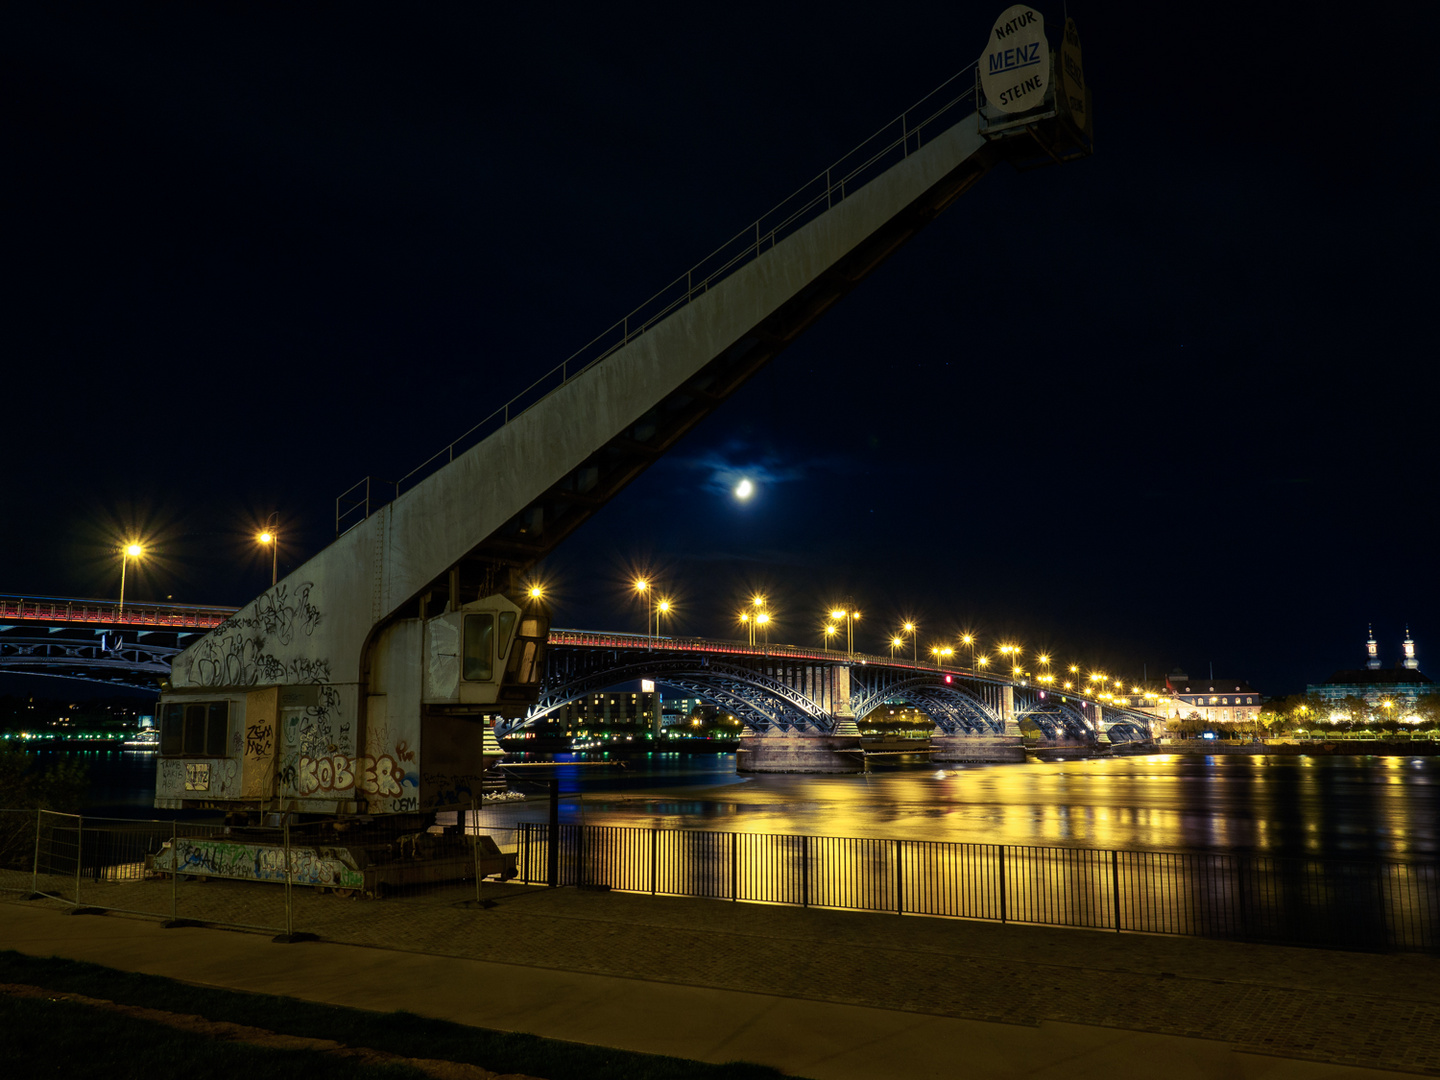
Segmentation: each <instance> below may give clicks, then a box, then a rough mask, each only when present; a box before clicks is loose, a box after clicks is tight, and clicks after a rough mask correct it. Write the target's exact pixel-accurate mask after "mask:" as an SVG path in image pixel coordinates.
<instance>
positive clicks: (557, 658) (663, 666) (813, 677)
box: [499, 629, 1153, 742]
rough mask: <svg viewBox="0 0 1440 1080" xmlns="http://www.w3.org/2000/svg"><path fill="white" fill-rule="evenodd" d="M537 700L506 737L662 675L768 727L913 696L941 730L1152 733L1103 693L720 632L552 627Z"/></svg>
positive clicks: (1089, 735) (1077, 736)
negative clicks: (756, 641) (752, 641)
mask: <svg viewBox="0 0 1440 1080" xmlns="http://www.w3.org/2000/svg"><path fill="white" fill-rule="evenodd" d="M549 641H550V648H549V663H548V671H547V675H546V679H545V682H544V683H543V684H542V688H541V697H540V701H539V703H538V704H537V705H536V706H535V707H534V708H533V709H532V710H531V711H530V713H529V714H528V715H527V716H526V717H524V718H523V719H516V720H510V721H501V722H500V723H501V725H503V726H501V727H500V728H499V733H501V734H505V733H508V732H509V731H514V730H517V729H519V728H521V727H524V726H526V725H529V724H532V723H534V722H535V721H536V720H539V719H541V718H542V717H544V716H546V715H548V714H550V713H553V712H554V711H555V710H557V709H559V708H561V707H562V706H564V705H566V704H568V703H570V702H572V701H577V700H580V699H582V698H584V697H587V696H588V695H590V694H594V693H597V692H599V691H602V690H606V689H609V688H611V687H614V686H617V685H620V684H622V683H626V682H632V681H635V680H638V679H653V680H655V681H657V682H662V683H664V684H666V685H667V686H672V687H674V688H676V689H678V690H683V691H685V692H686V693H687V694H691V695H693V696H695V697H698V698H701V699H703V700H705V701H707V702H710V703H712V704H714V705H717V706H719V707H720V708H722V709H724V710H725V711H726V712H729V713H731V714H732V715H734V716H735V717H736V718H737V719H738V720H740V722H741V723H742V724H743V725H744V726H745V727H746V728H747V729H749V731H750V732H752V733H754V734H756V735H760V736H775V735H780V736H806V735H809V736H853V735H856V734H858V729H857V728H856V727H855V721H856V719H857V718H863V717H865V716H867V715H868V714H869V713H871V712H872V711H873V710H875V709H877V708H879V707H880V706H881V705H883V704H885V703H887V702H905V703H907V704H911V705H913V706H914V707H915V708H917V709H919V710H920V711H921V712H923V713H924V714H925V715H926V716H928V717H929V718H930V719H931V720H932V721H934V723H935V726H936V729H937V735H940V736H942V737H947V736H954V737H965V738H975V737H1004V736H1010V737H1013V736H1017V735H1020V734H1021V733H1022V731H1027V730H1029V731H1033V732H1035V733H1037V734H1039V735H1040V736H1041V737H1043V738H1045V739H1047V740H1065V741H1079V742H1085V741H1093V740H1094V738H1095V737H1096V735H1097V734H1098V733H1099V732H1101V731H1103V732H1105V733H1107V734H1110V735H1111V736H1112V737H1113V738H1114V739H1115V740H1116V741H1134V740H1136V739H1143V738H1148V737H1149V735H1150V722H1151V720H1152V719H1153V718H1152V717H1150V716H1149V715H1148V714H1146V713H1143V712H1140V711H1138V710H1134V709H1124V708H1117V707H1115V706H1112V705H1109V704H1105V705H1103V706H1102V703H1101V702H1100V701H1098V700H1097V699H1096V698H1094V697H1093V696H1089V695H1086V694H1076V693H1074V692H1073V691H1057V690H1053V689H1050V688H1048V687H1045V686H1043V685H1037V684H1035V683H1034V682H1032V681H1030V680H1028V679H1021V680H1012V679H1007V678H1003V677H998V676H995V675H990V674H986V673H984V672H978V671H973V670H969V669H966V668H963V667H950V666H939V665H935V664H929V663H925V662H919V661H913V660H907V659H904V658H903V657H900V658H897V657H887V656H877V655H871V654H865V653H853V654H852V653H845V652H836V651H832V650H828V649H814V648H805V647H803V646H794V645H747V644H745V643H744V642H735V641H725V640H717V639H712V638H692V637H684V638H681V637H664V636H647V635H644V634H623V633H597V632H594V631H586V630H558V629H557V630H551V631H550V639H549Z"/></svg>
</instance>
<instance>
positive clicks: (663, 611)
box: [655, 596, 671, 637]
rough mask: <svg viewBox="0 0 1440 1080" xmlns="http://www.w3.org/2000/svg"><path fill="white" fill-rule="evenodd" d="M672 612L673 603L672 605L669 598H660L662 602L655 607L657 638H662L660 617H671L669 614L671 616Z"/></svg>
mask: <svg viewBox="0 0 1440 1080" xmlns="http://www.w3.org/2000/svg"><path fill="white" fill-rule="evenodd" d="M670 611H671V603H670V600H669V598H668V597H664V596H662V597H661V598H660V602H659V603H658V604H656V605H655V636H656V637H659V636H660V617H661V616H662V615H669V614H670Z"/></svg>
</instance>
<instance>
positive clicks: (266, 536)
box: [255, 532, 275, 544]
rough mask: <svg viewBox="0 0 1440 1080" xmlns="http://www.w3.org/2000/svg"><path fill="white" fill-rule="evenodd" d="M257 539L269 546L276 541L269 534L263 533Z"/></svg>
mask: <svg viewBox="0 0 1440 1080" xmlns="http://www.w3.org/2000/svg"><path fill="white" fill-rule="evenodd" d="M255 539H257V540H259V541H260V543H262V544H268V543H271V542H272V541H273V540H274V539H275V537H274V536H273V535H271V534H270V533H268V532H262V533H261V534H260V535H259V536H257V537H256V538H255Z"/></svg>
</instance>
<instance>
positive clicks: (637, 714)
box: [550, 690, 662, 742]
mask: <svg viewBox="0 0 1440 1080" xmlns="http://www.w3.org/2000/svg"><path fill="white" fill-rule="evenodd" d="M661 705H662V703H661V699H660V692H659V691H658V690H638V691H619V690H607V691H605V692H604V693H600V694H591V695H589V696H588V697H583V698H580V699H579V700H577V701H572V702H570V703H569V704H568V705H562V706H560V708H558V709H556V710H555V711H554V712H553V713H551V714H550V715H551V717H552V718H553V719H554V720H555V721H558V723H557V727H558V729H559V733H560V734H563V735H565V736H566V737H569V738H576V737H580V738H584V737H591V738H594V737H598V736H609V737H610V738H611V739H614V738H621V739H624V738H627V737H628V738H630V739H631V740H632V741H637V742H638V741H640V740H642V739H646V738H651V737H653V735H654V733H655V732H656V731H658V730H659V728H660V709H661Z"/></svg>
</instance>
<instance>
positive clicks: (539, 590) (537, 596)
mask: <svg viewBox="0 0 1440 1080" xmlns="http://www.w3.org/2000/svg"><path fill="white" fill-rule="evenodd" d="M544 598H545V589H544V588H543V587H542V586H539V585H531V586H530V599H531V600H543V599H544Z"/></svg>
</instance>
